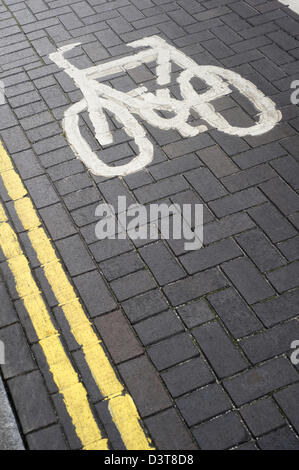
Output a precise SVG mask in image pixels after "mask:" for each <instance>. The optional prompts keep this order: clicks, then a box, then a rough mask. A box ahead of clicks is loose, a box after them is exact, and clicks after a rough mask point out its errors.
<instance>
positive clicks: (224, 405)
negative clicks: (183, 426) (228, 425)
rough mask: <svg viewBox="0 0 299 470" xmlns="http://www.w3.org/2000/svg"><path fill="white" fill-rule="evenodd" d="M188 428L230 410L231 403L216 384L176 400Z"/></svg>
mask: <svg viewBox="0 0 299 470" xmlns="http://www.w3.org/2000/svg"><path fill="white" fill-rule="evenodd" d="M177 406H178V408H179V410H180V412H181V413H182V415H183V417H184V419H185V420H186V422H187V424H188V426H194V425H195V424H199V423H201V422H203V421H206V420H207V419H210V418H213V417H214V416H217V415H219V414H220V413H224V412H225V411H228V410H229V409H231V403H230V400H229V398H228V396H227V395H226V393H225V392H224V391H223V388H222V387H221V386H220V385H218V384H211V385H208V386H206V387H204V388H202V389H200V390H197V391H195V392H192V393H191V394H190V395H187V396H186V397H182V398H179V399H178V400H177Z"/></svg>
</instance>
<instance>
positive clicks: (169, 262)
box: [139, 241, 186, 286]
mask: <svg viewBox="0 0 299 470" xmlns="http://www.w3.org/2000/svg"><path fill="white" fill-rule="evenodd" d="M139 253H140V255H141V256H142V258H143V260H144V261H145V263H146V264H147V265H148V267H149V268H150V270H151V271H152V273H153V275H154V277H155V279H156V280H157V282H158V284H159V285H162V286H163V285H165V284H169V283H170V282H173V281H177V280H178V279H181V278H183V277H185V275H186V274H185V271H184V270H183V268H182V267H181V266H180V265H179V264H178V262H177V261H176V259H175V258H174V256H173V255H172V254H171V253H170V251H169V250H168V249H167V248H166V246H165V245H164V243H163V242H161V241H160V242H158V243H155V244H152V245H149V246H146V247H144V248H141V249H140V250H139Z"/></svg>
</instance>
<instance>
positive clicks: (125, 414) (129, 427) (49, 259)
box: [0, 143, 153, 450]
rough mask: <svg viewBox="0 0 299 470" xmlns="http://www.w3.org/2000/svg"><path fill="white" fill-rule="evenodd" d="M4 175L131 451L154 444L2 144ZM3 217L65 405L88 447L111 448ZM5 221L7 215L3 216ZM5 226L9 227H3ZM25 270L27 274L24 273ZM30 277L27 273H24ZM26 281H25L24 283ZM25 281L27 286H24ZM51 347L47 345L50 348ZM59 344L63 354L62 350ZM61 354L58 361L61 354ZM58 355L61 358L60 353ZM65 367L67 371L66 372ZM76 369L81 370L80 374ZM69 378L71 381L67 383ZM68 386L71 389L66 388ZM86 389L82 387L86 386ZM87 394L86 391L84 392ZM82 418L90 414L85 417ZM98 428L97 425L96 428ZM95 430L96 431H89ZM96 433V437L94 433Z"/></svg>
mask: <svg viewBox="0 0 299 470" xmlns="http://www.w3.org/2000/svg"><path fill="white" fill-rule="evenodd" d="M0 175H1V178H2V180H3V183H4V186H5V188H6V190H7V192H8V194H9V196H10V198H11V199H12V201H13V203H14V207H15V210H16V213H17V215H18V218H19V220H20V222H21V223H22V225H23V227H24V230H25V231H27V233H28V236H29V239H30V241H31V244H32V247H33V249H34V250H35V252H36V255H37V258H38V260H39V262H40V264H41V267H42V269H43V271H44V274H45V276H46V278H47V280H48V282H49V284H50V286H51V289H52V291H53V293H54V295H55V297H56V299H57V301H58V304H59V306H60V307H61V308H62V310H63V312H64V314H65V317H66V319H67V321H68V323H69V326H70V329H71V332H72V334H73V336H74V338H75V340H76V341H77V343H78V344H79V345H80V346H81V347H82V351H83V354H84V356H85V360H86V362H87V365H88V367H89V368H90V371H91V373H92V376H93V378H94V380H95V382H96V384H97V386H98V387H99V389H100V391H101V394H102V395H103V397H104V398H105V399H106V400H108V409H109V412H110V414H111V417H112V420H113V422H114V423H115V425H116V427H117V429H118V430H119V433H120V435H121V438H122V440H123V442H124V444H125V446H126V448H127V449H128V450H149V449H153V447H152V446H151V442H150V440H149V439H148V438H147V436H146V435H145V432H144V430H143V429H142V426H141V420H140V417H139V414H138V411H137V408H136V406H135V404H134V402H133V400H132V398H131V396H130V395H129V394H127V393H126V392H125V390H124V387H123V385H122V384H121V383H120V381H119V380H118V378H117V376H116V373H115V371H114V370H113V367H112V365H111V364H110V362H109V359H108V357H107V356H106V354H105V351H104V349H103V347H102V345H101V342H100V341H99V339H98V337H97V335H96V334H95V332H94V330H93V327H92V325H91V323H90V321H89V319H88V318H87V316H86V314H85V312H84V310H83V307H82V305H81V302H80V300H79V299H78V298H77V296H76V293H75V290H74V288H73V286H72V285H71V283H70V281H69V279H68V278H67V276H66V273H65V271H64V269H63V266H62V264H61V262H60V260H59V259H58V258H57V256H56V253H55V250H54V248H53V246H52V243H51V241H50V240H49V238H48V237H47V234H46V232H45V231H44V229H43V227H42V226H41V221H40V219H39V216H38V214H37V212H36V210H35V208H34V206H33V204H32V201H31V200H30V198H29V196H28V193H27V190H26V189H25V187H24V185H23V183H22V181H21V179H20V177H19V175H18V174H17V173H16V171H15V170H14V167H13V165H12V162H11V159H10V157H9V155H8V154H7V152H6V150H5V149H4V147H3V146H2V144H1V143H0ZM0 216H1V217H3V218H4V225H3V224H1V232H0V242H1V246H2V247H3V251H4V250H5V255H6V257H7V259H8V263H9V267H10V269H11V271H12V273H13V276H14V278H15V282H16V286H17V289H18V294H19V295H20V297H21V298H22V299H23V301H24V304H25V307H26V309H27V311H28V313H29V316H30V317H31V320H32V322H33V324H34V327H35V329H36V332H37V334H38V338H39V340H40V343H41V346H42V347H43V350H44V352H45V356H46V358H47V362H48V365H49V367H50V370H51V372H52V374H53V377H54V378H55V379H56V384H57V385H58V386H59V387H58V388H59V389H60V391H61V393H62V395H63V396H64V397H65V393H66V394H67V399H66V398H65V399H66V401H65V404H66V406H67V409H68V411H69V414H70V416H71V418H72V419H73V422H74V424H76V426H75V428H76V431H77V434H78V437H79V438H80V440H81V442H82V444H83V447H84V448H85V449H88V450H92V449H94V450H95V449H99V450H100V449H101V450H103V449H105V448H108V447H107V442H106V440H104V439H102V436H101V433H100V430H99V429H98V427H97V424H96V422H95V420H94V418H93V416H92V412H91V410H90V408H89V404H88V401H87V396H86V391H85V389H84V388H83V386H82V388H83V390H84V392H83V390H82V389H81V391H80V399H79V398H78V397H79V394H78V396H77V393H73V392H74V390H73V389H74V386H72V387H71V388H69V389H68V386H67V385H69V386H70V385H71V383H72V381H74V380H75V375H76V378H77V382H78V377H77V374H76V372H75V371H74V369H72V366H71V364H70V362H69V360H68V358H67V355H66V353H65V352H64V349H63V346H62V343H61V342H60V340H59V334H58V331H57V330H56V329H55V327H54V325H53V323H52V321H51V318H50V316H49V313H48V311H47V308H46V305H45V303H44V301H43V299H42V297H41V294H40V292H39V290H38V287H37V285H36V283H35V281H34V279H33V276H32V273H31V270H30V266H29V263H28V261H27V259H26V257H25V256H24V254H23V253H22V250H21V247H20V245H19V243H18V240H17V236H16V234H15V233H14V232H13V230H12V229H11V227H10V226H9V224H8V221H7V218H6V215H5V211H4V209H3V208H1V212H0ZM1 220H2V219H1ZM2 226H3V227H4V228H2ZM24 273H25V275H26V276H25V275H24ZM24 276H25V277H24ZM22 279H24V280H25V283H23V282H22ZM23 284H24V285H23ZM44 348H45V349H44ZM56 348H57V353H56ZM57 354H58V357H59V359H60V362H58V363H57V360H56V357H57ZM55 356H56V357H55ZM64 369H65V371H66V373H67V374H66V376H64ZM74 374H75V375H74ZM66 379H68V380H69V382H64V380H66ZM65 387H66V388H65ZM80 388H81V387H80ZM83 395H84V396H83ZM81 400H82V403H83V404H84V410H85V411H84V414H82V413H81V412H79V411H80V410H79V409H78V407H77V406H75V403H78V405H79V404H80V403H81ZM82 417H83V418H84V419H82ZM95 427H96V429H95ZM89 429H90V434H89V432H88V431H89ZM89 436H91V437H89Z"/></svg>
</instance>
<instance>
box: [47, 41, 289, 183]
mask: <svg viewBox="0 0 299 470" xmlns="http://www.w3.org/2000/svg"><path fill="white" fill-rule="evenodd" d="M80 45H81V44H80V43H73V44H69V45H66V46H62V47H61V48H59V49H58V50H57V51H56V52H53V53H51V54H50V55H49V59H50V60H51V61H52V62H54V63H55V64H56V65H57V66H58V67H59V68H60V69H63V70H64V72H65V73H66V74H67V75H68V76H69V77H70V78H71V79H72V80H73V81H74V83H75V85H76V86H77V87H78V89H80V90H81V93H82V94H83V99H81V101H79V102H77V103H75V104H73V105H71V106H70V107H69V108H68V109H67V110H66V111H65V113H64V119H63V123H62V126H63V128H64V131H65V135H66V138H67V140H68V143H69V145H70V147H71V148H72V150H73V151H74V153H75V155H76V156H77V158H79V159H80V160H81V161H82V162H83V163H84V164H85V166H86V167H87V168H88V169H89V170H90V171H91V172H92V173H93V174H94V175H97V176H105V177H114V176H126V175H129V174H132V173H136V172H137V171H140V170H142V169H144V168H145V167H146V166H147V165H149V164H150V163H151V162H152V161H153V158H154V147H153V144H152V142H151V140H150V138H149V135H148V133H147V131H146V129H145V128H144V126H143V125H142V124H141V123H139V121H138V119H137V118H136V116H135V115H138V116H139V118H140V119H141V120H142V121H145V122H147V123H148V124H149V125H151V126H153V127H156V128H158V129H161V130H165V131H167V130H171V129H172V130H176V131H178V132H179V133H180V135H181V136H182V137H195V136H196V135H199V134H201V133H203V132H206V131H207V130H208V126H207V125H199V126H192V125H191V123H190V122H188V120H189V118H190V116H191V115H192V111H193V112H195V113H196V114H197V116H198V117H199V118H200V119H201V120H203V121H205V122H206V123H207V124H208V125H209V126H211V127H212V128H215V129H217V130H218V131H221V132H224V133H226V134H229V135H236V136H239V137H244V136H247V135H252V136H256V135H262V134H264V133H266V132H269V131H270V130H272V129H273V128H274V127H275V125H276V124H277V123H278V122H279V121H280V120H281V118H282V115H281V112H280V111H279V110H278V109H277V107H276V104H275V103H274V102H273V101H272V100H271V99H270V98H268V97H267V96H265V94H264V93H263V92H262V91H260V90H259V89H258V88H257V87H256V86H255V85H254V83H252V82H251V81H249V80H247V79H245V78H243V77H242V76H241V75H239V74H238V73H236V72H234V71H232V70H229V69H225V68H221V67H218V66H213V65H198V64H197V63H196V62H195V61H194V60H193V59H192V58H190V57H188V56H187V55H186V54H184V53H183V52H181V51H180V50H179V49H177V48H175V47H173V46H172V45H170V44H169V43H168V42H167V41H165V40H164V39H162V38H161V37H159V36H156V35H154V36H151V37H146V38H143V39H141V40H138V41H134V42H131V43H129V44H127V46H128V47H131V48H143V49H144V48H146V49H145V50H143V51H141V52H138V53H136V54H131V55H128V56H125V57H121V58H119V59H115V60H110V61H108V62H105V63H103V64H100V65H95V66H92V67H88V68H86V69H78V68H77V67H76V66H75V65H73V64H72V63H71V62H70V61H69V60H68V59H67V58H66V57H65V54H66V53H67V52H69V51H72V50H73V49H74V48H75V47H77V46H80ZM152 62H156V63H157V67H156V75H157V77H156V80H157V90H156V92H155V93H153V92H149V91H148V89H147V88H146V87H145V86H144V85H142V86H140V87H138V88H136V89H133V90H131V91H129V92H127V93H125V92H122V91H118V90H116V89H115V88H113V87H112V86H110V85H107V84H105V83H102V82H99V81H97V80H98V79H104V82H105V79H106V81H107V79H108V77H109V76H111V75H115V74H123V73H126V72H128V71H129V70H130V69H134V68H136V67H138V66H140V65H144V64H150V63H152ZM172 63H174V64H176V65H177V66H178V67H179V68H180V69H182V71H181V72H180V74H179V76H178V77H177V78H176V82H177V85H178V87H179V90H180V94H181V97H182V99H176V98H174V97H172V95H171V70H172V68H171V64H172ZM193 79H200V80H201V81H203V82H204V83H205V85H206V87H207V88H208V90H207V91H204V92H203V93H198V92H197V91H196V90H195V88H194V86H193V85H192V80H193ZM160 86H161V87H162V86H164V87H165V86H166V88H159V87H160ZM234 89H236V90H237V91H238V92H239V93H240V94H241V95H243V96H244V97H245V98H247V99H248V101H249V102H250V103H251V104H252V105H253V106H254V108H255V109H256V115H257V120H256V121H255V122H254V123H253V124H252V125H251V126H250V127H247V128H245V127H236V126H233V125H231V124H230V123H229V122H228V121H227V120H226V119H225V117H224V116H223V115H222V114H221V113H220V112H217V111H216V109H215V107H214V106H213V104H212V102H213V101H215V100H217V99H219V98H222V97H224V96H228V95H230V94H231V93H232V92H233V90H234ZM86 110H87V111H88V113H89V118H90V121H91V123H92V125H93V128H94V136H95V138H96V140H97V141H98V143H99V144H100V145H101V146H105V145H110V144H113V134H112V132H111V130H110V128H109V124H108V120H107V115H106V114H105V113H106V112H107V111H109V112H110V113H112V115H114V117H115V119H116V120H117V121H118V122H119V123H120V124H122V126H123V130H124V131H125V133H126V134H127V135H128V136H129V137H130V138H133V139H134V142H135V144H136V146H137V148H138V149H139V155H137V156H136V157H134V158H133V159H132V160H131V161H130V162H129V163H127V164H124V165H120V166H109V165H107V164H106V163H104V162H103V161H102V160H100V159H99V158H98V156H97V154H96V152H94V151H93V150H92V148H91V146H90V144H89V143H88V142H87V141H86V140H85V139H84V137H83V136H82V134H81V130H80V122H79V119H80V113H82V112H83V111H86ZM161 111H168V112H170V113H171V114H174V117H171V118H165V117H162V116H161V115H159V112H161Z"/></svg>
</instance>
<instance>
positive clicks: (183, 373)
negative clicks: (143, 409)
mask: <svg viewBox="0 0 299 470" xmlns="http://www.w3.org/2000/svg"><path fill="white" fill-rule="evenodd" d="M161 377H162V378H163V380H164V382H165V384H166V386H167V389H168V390H169V392H170V393H171V395H172V396H173V397H174V398H177V397H179V396H180V395H184V394H185V393H188V392H191V391H193V390H195V389H197V388H200V387H202V386H204V385H207V384H209V383H211V382H214V381H215V377H214V375H213V374H212V372H211V371H210V369H209V368H208V367H207V365H206V363H205V362H204V360H203V359H202V358H201V357H196V358H194V359H191V360H190V361H187V362H184V363H183V364H180V365H178V366H175V367H172V368H171V369H169V370H168V371H166V372H163V373H162V374H161Z"/></svg>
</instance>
